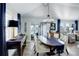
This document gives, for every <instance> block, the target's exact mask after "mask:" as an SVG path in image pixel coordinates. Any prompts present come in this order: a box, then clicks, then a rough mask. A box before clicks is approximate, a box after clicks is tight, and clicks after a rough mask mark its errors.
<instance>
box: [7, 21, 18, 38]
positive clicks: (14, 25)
mask: <svg viewBox="0 0 79 59" xmlns="http://www.w3.org/2000/svg"><path fill="white" fill-rule="evenodd" d="M8 27H12V28H11V30H12V37H11V38H12V39H13V38H14V37H15V29H14V27H18V21H15V20H9V24H8Z"/></svg>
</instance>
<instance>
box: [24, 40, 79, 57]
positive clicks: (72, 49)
mask: <svg viewBox="0 0 79 59" xmlns="http://www.w3.org/2000/svg"><path fill="white" fill-rule="evenodd" d="M33 47H34V42H33V41H31V42H29V43H27V45H26V48H25V50H24V53H23V56H36V55H35V54H34V50H33ZM67 49H68V52H69V55H67V53H66V52H64V53H62V54H61V56H79V42H76V43H74V44H68V48H67ZM39 56H47V55H46V54H45V53H40V54H39ZM53 56H58V55H57V54H56V55H53Z"/></svg>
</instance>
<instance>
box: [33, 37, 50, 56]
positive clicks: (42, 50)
mask: <svg viewBox="0 0 79 59" xmlns="http://www.w3.org/2000/svg"><path fill="white" fill-rule="evenodd" d="M39 39H42V38H40V37H38V38H37V37H36V36H35V38H34V40H35V44H34V48H35V49H34V51H35V54H36V55H37V56H39V54H40V53H46V52H49V51H50V49H49V48H48V46H46V45H44V44H43V43H41V42H40V40H39Z"/></svg>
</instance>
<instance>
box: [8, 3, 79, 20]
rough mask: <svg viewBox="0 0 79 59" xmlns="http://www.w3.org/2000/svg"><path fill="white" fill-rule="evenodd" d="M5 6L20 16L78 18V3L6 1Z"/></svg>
mask: <svg viewBox="0 0 79 59" xmlns="http://www.w3.org/2000/svg"><path fill="white" fill-rule="evenodd" d="M7 8H9V9H11V10H12V11H16V12H18V13H21V14H22V16H29V17H36V18H47V17H48V16H47V15H48V14H49V15H50V18H54V19H58V18H59V19H63V20H64V19H65V20H76V19H79V4H78V3H49V4H48V3H7Z"/></svg>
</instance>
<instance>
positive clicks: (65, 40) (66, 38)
mask: <svg viewBox="0 0 79 59" xmlns="http://www.w3.org/2000/svg"><path fill="white" fill-rule="evenodd" d="M60 39H61V40H62V41H63V42H64V52H66V53H67V55H69V52H68V50H67V47H68V36H67V35H63V34H61V37H60Z"/></svg>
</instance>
